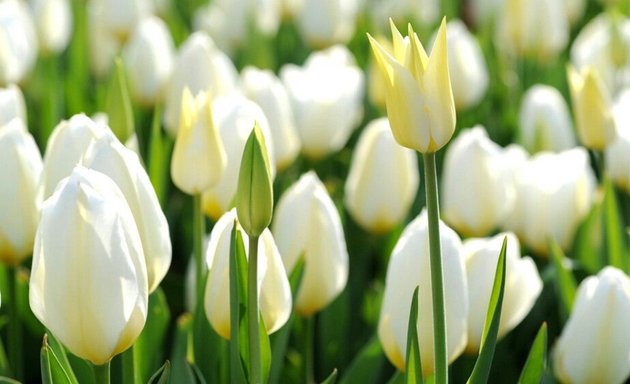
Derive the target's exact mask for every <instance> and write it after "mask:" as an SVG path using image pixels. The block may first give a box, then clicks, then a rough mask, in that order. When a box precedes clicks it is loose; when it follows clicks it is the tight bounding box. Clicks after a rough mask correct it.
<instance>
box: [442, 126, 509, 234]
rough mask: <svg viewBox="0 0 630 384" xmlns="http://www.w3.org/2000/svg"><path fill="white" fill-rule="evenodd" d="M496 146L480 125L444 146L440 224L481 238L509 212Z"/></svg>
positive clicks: (498, 148)
mask: <svg viewBox="0 0 630 384" xmlns="http://www.w3.org/2000/svg"><path fill="white" fill-rule="evenodd" d="M501 154H502V153H501V149H500V147H499V146H498V145H497V144H496V143H494V142H493V141H492V140H490V139H489V138H488V136H487V134H486V131H485V129H484V128H483V127H481V126H476V127H474V128H471V129H469V130H466V131H463V132H462V133H461V134H460V135H459V136H457V138H456V139H455V140H453V143H452V144H451V145H450V146H449V147H448V150H447V151H446V155H445V157H444V171H443V176H442V188H441V189H440V190H441V191H442V212H443V218H444V221H445V222H447V223H448V224H449V225H451V226H453V228H455V229H456V230H457V231H458V232H460V233H462V234H465V235H472V236H483V235H486V234H488V233H490V232H491V231H492V230H493V229H494V228H496V227H497V226H498V225H499V224H501V223H502V222H503V220H504V219H505V218H506V216H507V215H508V213H509V209H510V206H509V205H508V204H506V202H507V201H508V196H509V190H508V186H507V185H505V184H504V183H503V182H502V180H503V169H502V167H503V163H502V156H501Z"/></svg>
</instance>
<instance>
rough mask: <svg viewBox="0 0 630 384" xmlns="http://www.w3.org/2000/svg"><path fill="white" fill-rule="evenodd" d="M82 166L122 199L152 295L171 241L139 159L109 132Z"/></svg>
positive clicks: (92, 147)
mask: <svg viewBox="0 0 630 384" xmlns="http://www.w3.org/2000/svg"><path fill="white" fill-rule="evenodd" d="M83 165H84V166H86V167H88V168H91V169H94V170H96V171H99V172H102V173H104V174H106V175H107V176H109V177H110V178H111V179H112V180H113V181H114V182H115V183H116V185H118V187H119V188H120V190H121V192H122V193H123V195H124V196H125V199H126V200H127V203H128V204H129V208H130V209H131V213H132V214H133V217H134V219H135V221H136V225H137V226H138V231H139V233H140V240H141V241H142V249H143V250H144V260H145V262H146V266H147V277H148V283H149V293H151V292H153V291H154V290H155V289H156V288H157V287H158V285H159V284H160V282H161V281H162V279H163V278H164V276H165V275H166V272H167V271H168V268H169V266H170V265H171V238H170V234H169V230H168V223H167V221H166V216H164V213H163V212H162V209H161V208H160V202H159V201H158V199H157V195H156V194H155V190H154V189H153V186H152V185H151V180H149V175H147V172H146V171H145V170H144V168H143V167H142V164H141V163H140V159H139V158H138V156H137V155H136V154H135V153H134V152H133V151H131V150H130V149H127V148H126V147H125V146H124V145H123V144H122V143H121V142H119V141H118V139H117V138H116V136H114V134H113V133H111V132H108V134H106V135H104V136H102V137H100V138H98V139H96V140H93V141H92V143H91V144H90V146H89V147H88V149H87V151H86V154H85V157H84V158H83Z"/></svg>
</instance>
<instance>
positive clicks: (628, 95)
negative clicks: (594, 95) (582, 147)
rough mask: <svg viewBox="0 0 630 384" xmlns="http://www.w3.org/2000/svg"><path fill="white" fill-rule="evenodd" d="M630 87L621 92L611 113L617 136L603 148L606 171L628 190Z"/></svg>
mask: <svg viewBox="0 0 630 384" xmlns="http://www.w3.org/2000/svg"><path fill="white" fill-rule="evenodd" d="M629 111H630V89H627V90H624V91H623V92H621V94H620V95H619V97H618V98H617V101H616V102H615V105H614V106H613V115H614V118H615V121H616V126H617V128H618V129H617V137H616V138H615V140H614V141H613V142H612V143H611V144H610V145H608V146H607V147H606V149H605V150H604V156H605V158H604V165H605V166H606V172H608V175H609V176H610V178H611V179H612V180H613V181H614V182H615V184H616V185H617V186H619V187H620V188H621V189H623V190H624V191H626V192H630V113H628V112H629Z"/></svg>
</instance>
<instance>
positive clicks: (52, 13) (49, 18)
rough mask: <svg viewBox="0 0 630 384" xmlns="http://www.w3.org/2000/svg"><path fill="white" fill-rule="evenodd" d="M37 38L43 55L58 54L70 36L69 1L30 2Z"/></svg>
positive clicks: (43, 0)
mask: <svg viewBox="0 0 630 384" xmlns="http://www.w3.org/2000/svg"><path fill="white" fill-rule="evenodd" d="M29 4H30V6H31V10H32V11H33V17H34V19H35V25H36V26H37V32H38V38H39V43H40V46H41V49H42V51H43V52H44V53H49V52H50V53H60V52H62V51H63V50H64V49H66V47H67V46H68V43H69V42H70V36H71V34H72V8H71V6H70V1H69V0H30V1H29Z"/></svg>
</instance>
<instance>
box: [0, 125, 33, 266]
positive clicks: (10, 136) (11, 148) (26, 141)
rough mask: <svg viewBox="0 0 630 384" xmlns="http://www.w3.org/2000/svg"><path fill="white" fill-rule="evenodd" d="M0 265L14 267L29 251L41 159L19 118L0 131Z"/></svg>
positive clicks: (31, 245) (31, 241) (31, 243)
mask: <svg viewBox="0 0 630 384" xmlns="http://www.w3.org/2000/svg"><path fill="white" fill-rule="evenodd" d="M0 164H2V172H0V202H2V204H0V261H2V262H3V263H5V264H8V265H11V266H15V265H18V264H20V262H22V260H24V259H25V258H27V257H28V256H29V255H30V254H31V253H32V251H33V241H34V238H35V229H36V227H37V223H38V221H39V203H40V200H39V199H38V195H37V184H38V183H39V178H40V175H41V172H42V156H41V155H40V154H39V149H38V148H37V145H36V144H35V140H33V137H32V136H31V135H30V133H28V132H27V130H26V127H25V126H24V122H23V121H22V120H20V119H19V118H16V119H13V120H11V122H10V123H8V124H7V125H5V126H3V127H0Z"/></svg>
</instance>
